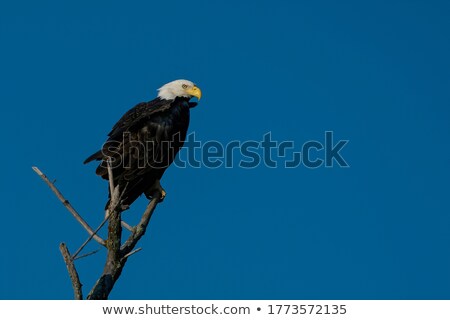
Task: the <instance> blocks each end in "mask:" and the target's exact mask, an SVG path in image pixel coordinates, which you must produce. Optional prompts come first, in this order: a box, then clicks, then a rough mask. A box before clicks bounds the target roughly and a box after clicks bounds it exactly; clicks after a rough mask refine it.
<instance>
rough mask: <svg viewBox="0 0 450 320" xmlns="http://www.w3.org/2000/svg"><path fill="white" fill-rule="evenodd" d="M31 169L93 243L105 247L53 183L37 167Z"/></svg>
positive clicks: (103, 241) (102, 241)
mask: <svg viewBox="0 0 450 320" xmlns="http://www.w3.org/2000/svg"><path fill="white" fill-rule="evenodd" d="M32 169H33V170H34V172H36V173H37V174H38V175H39V177H41V178H42V180H44V182H45V183H46V184H47V185H48V186H49V187H50V189H51V190H52V191H53V193H54V194H55V195H56V197H57V198H58V199H59V201H61V203H62V204H63V205H64V206H65V207H66V208H67V210H69V212H70V213H71V214H72V216H73V217H74V218H75V219H76V220H77V221H78V222H79V223H80V224H81V225H82V226H83V228H84V229H85V230H86V231H87V232H88V233H89V235H91V236H92V237H93V239H94V240H95V241H97V242H98V243H99V244H101V245H102V246H105V245H106V243H105V240H103V239H102V238H101V237H99V236H98V235H96V234H95V232H94V230H93V229H92V228H91V227H90V226H89V225H88V223H87V222H86V221H84V219H83V218H82V217H81V216H80V215H79V214H78V212H77V211H76V210H75V209H74V208H73V207H72V205H71V204H70V202H69V200H67V199H66V198H64V196H63V195H62V193H61V192H60V191H59V190H58V189H57V188H56V187H55V184H54V183H53V182H51V181H50V180H49V179H48V178H47V176H46V175H45V174H44V173H42V171H41V170H39V168H38V167H32Z"/></svg>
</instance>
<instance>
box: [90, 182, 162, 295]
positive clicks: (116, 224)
mask: <svg viewBox="0 0 450 320" xmlns="http://www.w3.org/2000/svg"><path fill="white" fill-rule="evenodd" d="M116 188H117V187H116ZM114 191H115V193H116V194H118V192H116V190H114ZM160 198H161V195H160V194H159V193H156V194H155V196H153V197H152V200H151V201H150V202H149V204H148V205H147V208H146V210H145V212H144V214H143V216H142V218H141V221H140V222H139V224H138V225H137V226H136V227H135V228H133V232H132V233H131V235H130V236H129V238H128V240H127V241H126V242H125V244H124V245H123V246H122V248H121V247H120V238H121V235H122V226H121V223H120V215H121V212H120V211H117V210H114V211H113V212H112V213H111V215H110V217H109V225H108V241H107V246H106V247H107V249H108V255H107V258H106V263H105V267H104V269H103V273H102V275H101V276H100V278H99V279H98V280H97V282H96V283H95V285H94V287H93V288H92V290H91V292H90V293H89V295H88V296H87V299H89V300H102V299H108V296H109V294H110V293H111V290H112V288H113V287H114V284H115V283H116V281H117V280H118V279H119V277H120V275H121V273H122V270H123V268H124V266H125V264H126V262H127V260H128V258H129V257H130V256H131V255H132V254H133V253H135V252H138V251H139V250H135V251H133V249H134V247H135V246H136V244H137V242H138V241H139V239H140V238H142V236H143V235H144V233H145V230H146V229H147V226H148V223H149V222H150V218H151V216H152V214H153V211H154V210H155V208H156V206H157V204H158V202H159V199H160ZM113 202H114V201H113V199H111V203H110V206H111V207H112V206H113ZM119 207H120V206H119Z"/></svg>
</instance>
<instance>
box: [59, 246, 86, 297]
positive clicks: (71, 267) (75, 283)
mask: <svg viewBox="0 0 450 320" xmlns="http://www.w3.org/2000/svg"><path fill="white" fill-rule="evenodd" d="M59 250H60V251H61V254H62V256H63V258H64V262H65V263H66V267H67V271H68V272H69V277H70V281H71V282H72V287H73V293H74V296H75V299H76V300H83V292H82V290H81V287H82V285H81V282H80V278H79V276H78V272H77V269H75V264H74V263H73V259H72V257H71V256H70V253H69V249H67V246H66V244H65V243H61V244H60V245H59Z"/></svg>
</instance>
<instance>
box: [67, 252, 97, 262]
mask: <svg viewBox="0 0 450 320" xmlns="http://www.w3.org/2000/svg"><path fill="white" fill-rule="evenodd" d="M99 251H100V249H97V250H94V251H91V252H88V253H85V254H82V255H81V256H78V257H72V260H74V261H75V260H78V259H83V258H86V257H89V256H92V255H93V254H96V253H97V252H99Z"/></svg>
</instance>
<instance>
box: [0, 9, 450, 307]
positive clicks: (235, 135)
mask: <svg viewBox="0 0 450 320" xmlns="http://www.w3.org/2000/svg"><path fill="white" fill-rule="evenodd" d="M449 14H450V5H449V4H448V2H447V1H431V2H430V1H372V2H367V1H364V2H361V1H339V2H336V1H297V2H295V3H294V1H282V0H280V1H160V2H159V3H156V2H150V1H133V2H127V3H126V4H125V2H123V1H95V2H94V1H71V2H69V1H38V2H36V1H14V2H12V1H11V2H6V1H3V2H2V4H1V5H0V43H1V50H0V103H1V111H0V112H1V120H2V121H1V129H0V130H1V132H2V137H3V141H2V157H1V160H0V161H1V168H2V173H1V184H0V188H1V189H0V196H1V207H2V208H1V212H2V216H1V217H2V231H1V243H2V249H1V258H0V259H1V265H0V298H3V299H6V298H10V299H71V298H72V289H71V285H70V281H69V278H68V276H67V272H66V268H65V266H64V263H63V261H62V258H61V256H60V253H59V250H58V244H59V242H62V241H64V242H66V243H67V244H68V246H69V248H70V249H71V250H72V252H73V251H74V250H76V248H77V247H78V246H79V245H80V244H81V243H82V242H83V241H84V240H85V238H86V233H85V231H84V230H83V229H82V228H81V227H79V225H78V224H77V222H76V221H75V220H74V219H73V218H72V217H71V216H70V215H69V213H68V212H67V211H66V210H65V209H64V207H63V206H62V205H61V204H60V203H59V202H58V201H57V199H56V198H55V197H54V195H53V194H52V193H51V192H50V190H49V189H48V188H47V186H46V185H45V184H44V183H43V182H42V181H41V180H40V179H39V178H38V177H37V176H36V175H35V174H34V172H33V171H32V170H31V166H32V165H37V166H39V167H40V168H41V169H42V170H43V171H44V172H45V173H47V174H48V175H49V176H50V177H51V178H55V179H57V185H58V187H59V188H60V189H61V190H62V192H63V194H64V195H65V196H66V197H67V198H68V199H69V200H70V201H71V202H72V203H73V204H74V205H75V207H76V208H77V209H78V210H79V211H80V212H81V213H82V215H83V216H84V217H86V219H87V220H88V221H89V222H90V223H91V224H92V225H94V226H95V225H97V224H98V223H99V222H100V221H101V220H102V217H103V210H102V208H103V206H104V203H105V199H106V194H107V185H106V183H105V182H104V181H101V179H99V178H98V177H96V176H95V175H94V166H92V165H89V166H84V165H83V164H82V161H83V160H84V159H85V158H86V156H88V155H89V154H90V153H91V152H93V151H95V150H97V149H98V148H99V146H100V145H101V144H102V142H103V141H104V139H105V138H106V134H107V132H108V131H109V130H110V128H111V126H112V125H113V124H114V123H115V121H116V120H118V118H119V117H120V116H121V115H122V114H123V113H124V112H125V111H127V110H128V109H129V108H131V107H132V106H134V105H135V104H136V103H138V102H140V101H145V100H151V99H153V98H154V97H155V95H156V89H157V88H158V87H159V86H161V85H162V84H164V83H166V82H168V81H171V80H173V79H178V78H187V79H191V80H193V81H195V82H196V83H197V84H198V85H199V86H200V87H201V88H202V89H203V93H204V99H202V101H201V102H200V105H199V107H198V108H196V109H194V110H193V112H192V122H191V126H190V131H191V132H193V131H195V132H196V134H197V137H198V138H199V139H201V140H219V141H221V142H223V143H227V142H228V141H231V140H235V139H239V140H243V139H255V140H259V139H261V137H262V135H263V134H264V133H266V132H268V131H272V136H273V137H274V138H275V139H277V140H289V139H290V140H293V141H294V142H295V144H296V146H299V147H300V146H301V145H302V143H304V142H305V141H307V140H310V139H315V140H323V135H324V131H326V130H332V131H334V133H335V138H336V139H348V140H350V142H349V144H348V145H347V146H346V147H345V148H344V150H343V151H342V155H343V156H344V157H345V159H346V160H347V161H348V162H349V164H350V166H351V167H350V168H348V169H341V168H337V167H335V168H332V169H327V168H319V169H315V170H311V169H306V168H304V167H300V168H297V169H293V170H287V169H283V168H278V169H269V168H265V167H259V168H257V169H254V170H244V169H239V168H234V169H225V168H223V167H222V168H219V169H216V170H210V169H205V168H203V169H194V168H187V169H179V168H174V167H173V168H170V169H169V170H168V171H167V173H166V175H165V177H164V181H163V182H164V187H165V188H166V190H167V191H168V197H167V199H166V201H165V202H164V203H163V204H161V205H160V206H159V207H158V209H157V212H156V213H155V215H154V217H153V219H152V221H151V225H150V227H149V229H148V232H147V234H146V236H145V238H143V240H142V241H141V242H140V246H142V247H143V250H142V251H141V252H139V253H138V254H136V255H135V256H133V257H132V258H130V260H129V262H128V264H127V266H126V268H125V270H124V273H123V275H122V277H121V279H120V280H119V282H118V283H117V285H116V287H115V288H114V290H113V293H112V295H111V298H114V299H306V298H310V299H450V204H449V203H450V202H449V181H450V170H449V165H450V151H449V143H448V141H449V138H450V126H449V120H450V112H449V105H450V104H449V103H450V90H449V86H450V76H449V75H450V59H449V57H450V19H449V18H448V17H449ZM145 204H146V201H145V200H144V199H141V200H140V201H139V202H138V203H137V204H136V206H135V208H134V209H133V210H131V211H129V212H127V213H126V214H125V219H126V220H128V221H129V222H130V223H133V222H134V221H135V220H136V219H137V217H138V215H139V213H140V212H141V211H142V210H143V208H144V207H145ZM102 234H104V233H102ZM97 247H98V246H97V245H96V244H95V243H92V244H91V245H90V246H89V249H96V248H97ZM104 257H105V252H104V251H101V253H98V254H97V255H95V256H91V257H88V258H85V259H82V260H79V261H78V262H77V267H78V270H79V273H80V276H81V279H82V282H83V284H84V291H85V294H87V292H88V291H89V290H90V288H91V286H92V285H93V283H94V282H95V280H96V278H97V277H98V276H99V274H100V273H101V271H102V269H103V259H104Z"/></svg>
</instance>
